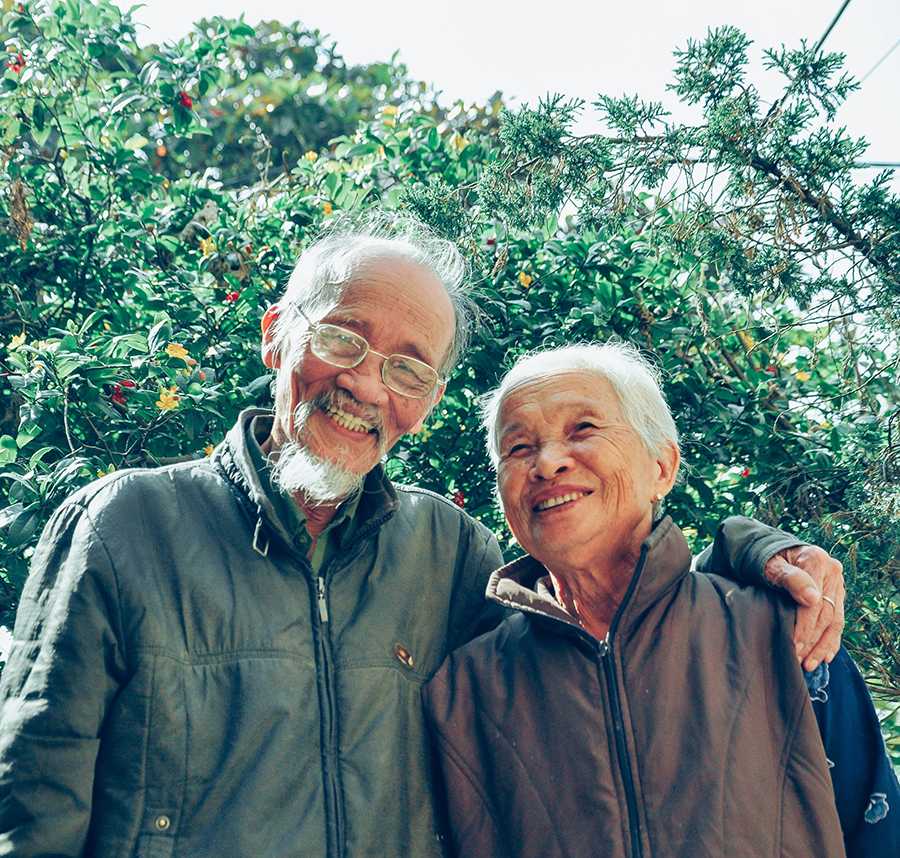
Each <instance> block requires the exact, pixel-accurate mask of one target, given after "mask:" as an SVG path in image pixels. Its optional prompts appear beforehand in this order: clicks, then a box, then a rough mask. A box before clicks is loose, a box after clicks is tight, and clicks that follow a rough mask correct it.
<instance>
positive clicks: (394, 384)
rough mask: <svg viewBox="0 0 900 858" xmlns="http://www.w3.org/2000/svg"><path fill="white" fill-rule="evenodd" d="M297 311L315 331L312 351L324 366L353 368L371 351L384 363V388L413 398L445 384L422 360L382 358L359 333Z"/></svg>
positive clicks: (401, 356) (382, 375)
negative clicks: (323, 362)
mask: <svg viewBox="0 0 900 858" xmlns="http://www.w3.org/2000/svg"><path fill="white" fill-rule="evenodd" d="M297 311H298V312H299V313H300V315H301V316H303V318H304V319H306V321H307V322H308V323H309V328H310V331H312V339H311V340H310V343H309V347H310V350H311V351H312V353H313V354H314V355H315V356H316V357H317V358H319V359H320V360H323V361H325V363H330V364H331V365H332V366H340V367H343V368H344V369H351V368H352V367H354V366H359V365H360V364H361V363H362V362H363V361H364V360H365V359H366V355H367V354H368V353H369V352H371V353H372V354H373V355H378V357H380V358H382V359H383V361H384V362H383V363H382V364H381V380H382V381H383V382H384V384H385V387H387V388H389V389H390V390H393V391H394V393H399V394H400V395H401V396H408V397H409V398H410V399H424V398H425V397H426V396H431V395H432V394H433V393H434V390H435V388H436V387H437V386H438V385H439V384H442V383H443V382H444V381H445V379H442V378H441V377H440V376H439V375H438V374H437V371H436V370H435V369H434V368H433V367H430V366H429V365H428V364H427V363H424V362H423V361H420V360H417V359H416V358H413V357H408V356H407V355H397V354H394V355H383V354H382V353H381V352H377V351H375V349H373V348H372V347H371V346H370V345H369V341H368V340H367V339H366V338H365V337H363V336H361V335H360V334H357V333H356V332H354V331H348V330H347V329H346V328H342V327H340V326H339V325H329V324H327V323H323V322H313V321H312V320H311V319H310V318H309V316H307V315H306V313H304V312H303V310H301V309H300V308H299V307H297Z"/></svg>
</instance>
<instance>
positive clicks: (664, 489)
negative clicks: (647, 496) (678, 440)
mask: <svg viewBox="0 0 900 858" xmlns="http://www.w3.org/2000/svg"><path fill="white" fill-rule="evenodd" d="M680 464H681V451H680V450H679V449H678V445H677V444H673V443H672V442H671V441H669V442H668V443H667V444H666V446H665V447H664V448H663V450H662V451H661V452H660V453H659V455H658V456H657V457H656V467H657V468H658V472H657V489H656V491H657V493H658V494H659V495H661V496H662V497H665V496H666V495H667V494H668V493H669V492H670V491H671V490H672V486H674V485H675V478H676V477H677V476H678V466H679V465H680Z"/></svg>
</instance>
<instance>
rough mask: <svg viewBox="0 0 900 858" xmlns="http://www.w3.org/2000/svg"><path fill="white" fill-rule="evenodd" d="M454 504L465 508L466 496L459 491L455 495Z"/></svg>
mask: <svg viewBox="0 0 900 858" xmlns="http://www.w3.org/2000/svg"><path fill="white" fill-rule="evenodd" d="M453 503H455V504H456V505H457V506H458V507H463V506H465V505H466V496H465V495H464V494H463V493H462V492H461V491H459V490H457V491H455V492H454V493H453Z"/></svg>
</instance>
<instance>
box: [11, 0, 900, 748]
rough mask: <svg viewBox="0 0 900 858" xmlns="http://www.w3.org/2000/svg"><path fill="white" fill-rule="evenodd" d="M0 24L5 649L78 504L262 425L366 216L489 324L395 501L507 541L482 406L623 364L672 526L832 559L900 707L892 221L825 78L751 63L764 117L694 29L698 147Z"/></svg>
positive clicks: (797, 57)
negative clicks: (460, 515) (524, 361)
mask: <svg viewBox="0 0 900 858" xmlns="http://www.w3.org/2000/svg"><path fill="white" fill-rule="evenodd" d="M2 8H3V10H4V11H3V16H2V26H3V30H4V34H5V35H4V39H5V46H6V50H7V58H8V59H7V61H6V62H5V64H4V68H3V75H2V79H0V147H2V152H0V216H2V218H3V229H2V231H0V287H2V293H0V343H2V344H3V345H2V351H0V361H2V370H3V376H2V380H0V395H2V402H3V410H2V413H0V468H2V469H3V473H2V475H0V476H2V492H3V495H4V498H5V500H2V501H0V525H2V530H0V552H2V556H3V561H2V564H0V565H2V568H0V591H2V592H0V622H4V623H6V624H7V625H8V624H10V623H11V619H12V615H13V613H14V610H15V605H16V600H17V595H18V592H19V590H20V588H21V585H22V582H23V580H24V577H25V575H26V572H27V563H28V558H29V556H30V553H31V551H32V550H33V546H34V543H35V540H36V539H37V535H38V533H39V530H40V527H41V525H42V523H43V522H44V521H45V520H46V517H47V516H48V514H49V512H50V511H51V510H52V509H53V508H54V506H55V505H57V504H58V503H59V502H60V501H61V500H62V498H63V497H64V496H65V495H66V494H67V493H69V492H71V491H72V490H73V489H74V488H75V487H77V486H78V485H81V484H83V483H85V482H86V481H88V480H90V479H92V478H94V477H95V476H97V475H101V474H103V473H107V472H109V471H111V470H113V469H119V468H124V467H133V466H145V465H153V464H156V463H160V462H167V461H173V460H177V459H179V458H183V457H189V456H202V455H206V454H207V453H208V452H209V450H210V449H211V445H214V444H215V443H217V441H218V440H219V439H220V438H221V437H222V434H223V432H224V430H225V429H226V428H227V427H228V426H229V425H230V423H231V421H232V420H233V418H234V416H235V414H236V413H237V411H238V410H239V409H240V408H242V407H245V406H246V405H248V404H253V403H266V402H267V401H268V396H269V390H268V376H267V375H266V373H265V371H264V369H263V367H262V365H261V362H260V360H259V354H258V342H259V340H258V338H259V333H258V331H259V328H258V325H259V319H260V317H261V314H262V311H263V309H264V308H265V306H266V304H267V303H268V302H270V301H272V300H274V298H275V297H276V296H277V294H278V291H279V289H280V288H281V287H282V285H283V284H284V282H285V279H286V276H287V274H288V272H289V271H290V269H291V267H292V266H293V263H294V261H295V260H296V257H297V255H298V253H299V252H300V250H301V249H302V247H303V246H304V244H305V243H306V242H308V240H309V239H310V237H311V236H312V235H314V233H315V231H316V229H317V228H318V227H319V225H320V224H321V223H323V222H324V221H327V220H328V219H329V218H331V217H333V216H334V215H335V214H336V213H338V212H339V211H341V210H350V209H359V208H364V207H366V206H370V205H375V204H379V205H382V206H386V207H388V208H392V207H393V208H397V207H401V208H409V209H412V210H413V211H415V212H416V213H418V214H419V215H420V216H421V217H422V218H423V219H425V220H426V221H428V222H430V223H431V224H432V225H434V226H435V227H436V228H437V229H439V230H440V231H442V232H444V233H445V234H448V235H450V236H452V237H453V238H455V239H457V240H458V241H459V242H460V245H461V246H462V247H463V249H464V250H465V252H466V253H467V255H468V256H469V258H470V259H471V262H472V269H473V275H474V279H475V281H476V284H477V288H478V292H479V305H480V306H481V308H482V309H483V311H484V317H485V318H484V322H485V325H484V330H483V333H482V335H481V336H480V337H479V339H478V340H477V342H476V343H475V345H474V346H473V348H472V349H471V351H470V352H469V354H468V355H467V356H466V358H465V361H464V362H463V363H462V364H461V366H460V367H459V368H458V370H457V372H456V374H455V376H454V378H453V380H452V381H451V383H450V385H449V387H448V390H447V393H446V396H445V397H444V399H443V401H442V403H441V405H440V406H439V408H438V409H437V410H436V412H435V413H434V415H433V417H432V419H431V421H430V424H429V426H428V428H427V429H426V431H425V432H423V433H422V434H421V435H420V436H418V437H417V438H416V439H413V440H411V441H409V442H408V443H405V444H403V445H402V446H401V447H400V448H399V449H398V450H397V451H396V454H395V455H394V456H393V457H392V459H391V460H390V462H389V469H390V471H391V473H392V474H393V475H395V476H397V477H398V478H400V479H404V480H408V481H414V482H417V483H419V484H421V485H425V486H427V487H429V488H432V489H434V490H436V491H438V492H441V493H444V494H446V495H448V496H449V497H452V498H454V499H455V500H456V502H457V503H459V504H460V505H462V506H465V507H466V508H467V509H468V510H469V511H470V512H472V513H473V514H475V515H477V516H479V517H481V518H482V519H483V520H484V521H486V522H487V523H489V524H490V525H492V526H494V527H495V528H496V529H497V530H498V532H501V531H502V527H503V526H502V522H501V520H500V516H499V514H498V512H497V509H496V506H495V502H494V498H493V479H492V475H491V473H490V470H489V467H488V466H487V464H486V459H485V456H484V455H483V452H482V440H481V435H480V432H479V430H478V428H477V415H476V409H475V407H474V405H475V400H476V397H477V396H478V395H479V394H480V393H481V392H483V391H484V390H485V389H486V388H487V387H488V386H490V385H491V384H492V383H494V382H495V381H496V380H497V378H498V375H499V373H500V371H501V369H502V368H503V367H504V366H505V365H507V364H508V362H509V360H510V358H511V357H512V356H514V355H515V354H517V353H519V352H521V351H522V350H524V349H528V348H533V347H536V346H539V345H543V344H555V343H561V342H568V341H572V340H584V339H595V338H605V337H608V336H610V335H617V336H620V337H622V338H625V339H628V340H632V341H635V342H637V343H638V344H639V345H640V346H641V347H643V348H645V349H646V350H647V351H648V352H650V353H652V354H653V355H654V356H655V358H656V360H657V361H658V362H659V364H660V365H661V367H662V368H663V370H664V373H665V376H666V379H667V392H668V395H669V396H670V399H671V402H672V405H673V408H674V411H675V413H676V416H677V418H678V423H679V426H680V428H681V431H682V433H683V446H684V454H685V459H686V461H687V463H688V466H689V467H688V471H687V474H686V478H685V480H684V481H683V483H682V484H681V485H680V486H679V487H678V488H677V490H676V491H675V492H674V493H673V495H672V496H671V499H670V500H671V502H670V509H671V511H672V513H673V515H674V516H675V518H676V519H677V520H678V521H679V522H680V523H681V524H682V525H685V526H686V527H687V528H688V532H689V533H690V534H693V535H695V537H696V538H697V540H698V542H702V541H703V540H705V539H706V538H708V537H709V535H710V533H711V529H712V528H713V527H714V526H715V524H716V523H717V522H718V521H719V520H720V519H721V518H722V517H723V516H725V515H727V514H730V513H733V512H743V513H747V514H752V515H756V516H758V517H760V518H762V519H764V520H767V521H770V522H773V523H778V524H780V525H782V526H784V527H787V528H791V529H793V530H794V531H795V532H797V533H799V534H802V535H804V536H807V537H810V538H813V539H815V540H817V541H818V542H819V543H820V544H822V545H824V546H825V547H826V548H828V549H829V550H830V551H832V552H833V553H834V554H836V555H837V556H838V557H839V558H840V559H841V560H843V561H844V563H845V565H846V569H847V579H848V585H849V587H850V589H851V601H850V611H851V614H850V625H849V628H848V630H847V639H848V642H849V643H850V645H851V646H852V647H853V650H854V653H855V655H856V656H857V658H858V659H859V660H860V662H861V663H862V665H863V666H864V668H865V670H866V673H867V676H868V678H869V680H870V683H871V685H872V687H873V689H875V690H876V691H879V692H881V694H882V695H883V698H884V699H886V700H888V699H893V701H894V704H893V705H895V706H896V703H897V700H898V698H900V652H898V650H897V641H898V639H900V634H898V632H900V622H898V619H897V616H898V601H900V597H898V583H900V557H898V549H897V546H898V545H900V490H898V488H897V486H898V476H900V418H898V416H897V415H898V413H900V404H898V397H897V367H898V360H900V354H898V349H897V347H896V339H897V332H898V330H900V318H898V315H897V312H896V311H897V306H898V303H900V302H898V296H900V288H898V282H897V269H896V265H897V259H898V258H900V254H898V252H897V250H898V248H897V241H898V238H897V236H898V235H900V232H898V226H900V224H898V220H900V204H898V200H897V198H896V196H893V195H892V194H891V193H890V191H889V185H888V181H887V177H886V176H880V177H878V178H877V179H876V180H874V181H873V182H871V183H869V184H867V185H864V184H860V183H859V182H858V181H856V179H855V175H854V172H853V164H854V161H855V159H856V158H858V156H859V154H860V153H861V152H862V150H863V144H862V143H861V142H860V141H852V140H850V139H849V138H847V137H846V133H845V132H844V131H843V130H835V128H834V117H835V110H836V108H837V106H838V105H839V103H840V101H841V99H842V97H843V96H844V95H845V94H846V93H847V92H848V91H850V89H851V88H852V86H853V85H854V84H853V83H852V81H850V80H848V79H846V78H844V77H841V76H840V59H841V58H840V57H837V56H834V55H828V54H822V53H821V52H813V51H812V50H811V49H808V48H805V47H803V48H801V49H800V50H797V51H786V50H780V51H774V52H771V53H769V54H767V56H768V58H769V63H770V65H771V67H772V69H773V72H780V73H781V74H783V75H784V76H785V78H786V89H785V96H784V98H783V99H781V100H780V101H779V102H778V103H777V104H776V105H775V106H773V107H771V108H769V109H768V110H766V111H765V112H762V111H761V108H760V99H759V97H758V94H757V93H756V91H755V89H754V87H753V86H752V85H750V84H749V83H748V82H747V81H746V80H744V78H743V69H744V67H745V65H746V57H747V49H748V44H747V42H746V40H745V39H744V37H743V36H742V35H741V34H740V33H738V32H737V31H735V30H732V29H729V28H725V29H723V30H719V31H715V32H712V33H710V34H708V36H707V38H706V39H705V40H703V41H702V42H698V43H692V44H690V45H689V46H688V47H687V48H686V49H685V50H684V51H681V52H679V53H678V54H677V68H676V72H675V83H674V85H673V90H674V92H675V94H676V95H677V96H679V97H680V98H682V99H684V100H685V101H687V102H688V103H691V104H695V105H697V106H698V109H699V110H700V111H701V114H702V115H701V118H700V120H699V121H698V123H697V124H696V125H695V126H690V127H688V126H674V125H669V124H667V122H666V120H665V114H664V112H663V110H662V108H661V106H660V105H657V104H650V103H644V102H642V101H640V100H639V99H636V98H621V99H611V98H605V97H602V98H600V99H599V100H598V103H597V107H598V109H599V110H600V111H601V112H602V114H603V115H604V116H605V119H606V123H607V125H608V127H609V133H608V134H606V135H597V136H592V137H576V136H574V135H573V134H572V133H571V131H570V129H571V127H572V122H573V120H574V118H575V116H576V115H577V113H578V111H579V110H581V109H583V107H582V106H581V105H578V104H574V103H571V102H566V101H564V100H562V99H559V98H551V99H548V100H547V101H546V102H545V103H543V104H541V105H538V106H537V107H535V108H533V109H528V108H526V109H522V110H519V111H515V112H510V111H506V110H504V109H503V108H502V103H501V101H500V99H499V98H495V99H494V100H493V101H492V102H491V103H490V104H489V105H486V106H484V107H477V108H468V109H466V108H465V107H464V106H463V105H461V104H457V105H453V106H451V107H449V108H444V107H441V106H440V105H439V104H436V103H435V101H434V98H433V97H432V94H431V93H430V91H429V90H428V88H427V87H424V86H422V85H421V84H419V83H417V82H415V81H413V80H411V79H410V78H409V77H408V75H407V73H406V70H405V69H404V68H403V67H402V66H399V65H397V64H396V63H393V62H388V63H384V64H379V65H375V66H369V67H363V68H353V67H350V66H348V65H347V64H346V63H345V62H344V61H343V60H342V59H341V58H340V57H339V55H338V54H337V53H336V51H335V49H334V47H333V46H326V45H324V44H323V41H322V39H321V37H320V36H319V35H318V34H317V33H316V32H312V31H307V30H305V29H304V28H303V27H301V26H299V25H292V26H281V25H277V24H266V25H262V26H261V27H260V28H259V29H258V30H257V31H254V30H253V29H252V28H250V27H249V26H247V25H246V24H244V23H242V22H235V21H224V20H219V19H213V20H209V21H204V22H202V23H201V25H199V26H198V27H197V28H196V29H195V30H194V31H193V32H192V34H191V35H190V36H189V37H188V38H186V39H185V40H184V41H182V42H181V43H180V44H178V45H177V46H170V47H165V48H160V49H157V48H152V49H146V50H145V49H141V48H140V47H138V46H137V45H136V43H135V41H134V27H133V23H132V21H131V20H130V18H129V16H128V15H127V14H125V13H121V12H120V11H119V10H118V9H116V8H115V7H114V6H112V5H110V4H109V3H108V2H107V0H99V2H96V3H90V2H86V1H85V0H65V2H61V0H56V2H51V3H44V2H35V3H29V4H27V5H22V4H11V3H9V2H8V0H4V3H3V7H2ZM504 538H505V537H504ZM510 547H511V546H510ZM895 717H896V716H895ZM894 750H895V752H898V750H900V749H898V747H897V745H896V744H895V746H894Z"/></svg>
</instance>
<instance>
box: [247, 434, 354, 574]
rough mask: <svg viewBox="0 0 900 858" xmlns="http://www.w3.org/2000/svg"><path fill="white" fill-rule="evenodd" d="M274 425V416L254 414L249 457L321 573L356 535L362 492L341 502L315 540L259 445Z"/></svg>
mask: <svg viewBox="0 0 900 858" xmlns="http://www.w3.org/2000/svg"><path fill="white" fill-rule="evenodd" d="M271 429H272V418H271V417H254V418H253V421H252V422H251V423H250V428H249V432H248V437H247V450H248V451H249V453H250V460H251V461H252V463H253V467H254V468H255V469H256V473H257V474H258V475H259V480H260V483H261V484H262V486H263V490H264V491H265V493H266V495H267V496H268V497H269V498H270V499H271V501H272V505H273V506H274V507H275V509H276V510H277V512H278V517H279V518H280V519H281V520H282V521H283V522H284V523H285V524H289V526H290V528H291V530H292V532H293V535H294V538H295V539H296V542H297V545H298V546H300V547H301V548H302V550H303V551H305V552H306V556H307V558H308V559H309V563H310V566H312V571H313V574H314V575H318V574H319V570H321V569H322V567H323V566H324V565H325V564H326V563H327V562H328V561H329V560H330V559H331V558H332V557H334V556H335V555H336V554H337V553H338V552H339V551H340V550H341V549H342V547H344V546H346V545H347V544H348V543H349V541H350V540H351V538H352V537H353V533H354V530H355V529H356V528H355V521H354V519H355V517H356V510H357V509H358V507H359V501H360V498H361V497H362V492H361V491H358V492H354V494H352V495H351V496H350V497H348V498H347V499H346V500H344V501H342V502H341V504H340V505H339V506H338V508H337V511H336V512H335V514H334V517H333V518H332V519H331V521H330V522H328V524H327V525H326V527H325V529H324V530H323V531H322V532H321V533H320V534H319V535H318V537H317V538H316V540H315V542H313V539H312V537H311V536H310V535H309V531H308V530H307V529H306V516H305V515H304V514H303V510H301V509H300V507H299V506H297V504H296V503H294V500H293V499H292V498H290V497H288V496H287V495H284V494H282V492H281V490H280V489H278V488H277V487H276V486H275V485H273V484H272V480H271V476H272V466H271V465H270V464H269V462H268V461H267V460H266V454H265V453H264V452H263V451H262V447H261V446H260V444H261V443H262V442H264V441H265V440H266V438H268V437H269V432H270V431H271Z"/></svg>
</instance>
